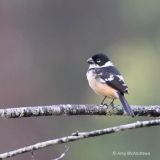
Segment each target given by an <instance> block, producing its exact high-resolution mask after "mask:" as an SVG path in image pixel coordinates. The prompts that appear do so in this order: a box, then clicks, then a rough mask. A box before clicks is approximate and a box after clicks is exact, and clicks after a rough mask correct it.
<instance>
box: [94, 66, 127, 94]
mask: <svg viewBox="0 0 160 160" xmlns="http://www.w3.org/2000/svg"><path fill="white" fill-rule="evenodd" d="M96 73H97V75H98V78H100V79H101V80H102V81H103V82H104V83H106V84H107V85H109V86H111V87H112V88H114V89H116V90H117V91H120V92H121V93H128V87H127V84H126V83H125V81H124V78H123V77H122V75H121V73H120V72H119V71H118V70H117V69H116V68H115V67H114V66H112V67H104V68H98V69H96Z"/></svg>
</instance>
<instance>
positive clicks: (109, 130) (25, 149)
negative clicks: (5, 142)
mask: <svg viewBox="0 0 160 160" xmlns="http://www.w3.org/2000/svg"><path fill="white" fill-rule="evenodd" d="M157 125H160V119H155V120H148V121H137V122H134V123H130V124H125V125H120V126H116V127H111V128H105V129H100V130H94V131H90V132H76V133H72V135H71V136H67V137H62V138H57V139H53V140H49V141H45V142H40V143H36V144H34V145H30V146H26V147H23V148H20V149H17V150H14V151H10V152H6V153H2V154H0V159H3V158H8V157H13V156H16V155H18V154H22V153H25V152H32V151H34V150H38V149H42V148H44V147H48V146H53V145H56V144H61V143H69V142H72V141H77V140H80V139H85V138H90V137H95V136H101V135H105V134H111V133H116V132H119V131H125V130H128V129H136V128H142V127H151V126H157Z"/></svg>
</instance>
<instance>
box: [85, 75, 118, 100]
mask: <svg viewBox="0 0 160 160" xmlns="http://www.w3.org/2000/svg"><path fill="white" fill-rule="evenodd" d="M87 79H88V82H89V85H90V87H91V88H92V89H93V90H94V91H95V92H96V93H97V94H99V95H102V96H107V97H109V98H113V99H116V98H118V94H117V91H116V90H115V89H113V88H111V87H110V86H109V85H107V84H106V83H101V82H100V81H99V80H98V79H96V78H95V77H94V75H93V74H92V75H91V74H90V75H89V74H88V76H87Z"/></svg>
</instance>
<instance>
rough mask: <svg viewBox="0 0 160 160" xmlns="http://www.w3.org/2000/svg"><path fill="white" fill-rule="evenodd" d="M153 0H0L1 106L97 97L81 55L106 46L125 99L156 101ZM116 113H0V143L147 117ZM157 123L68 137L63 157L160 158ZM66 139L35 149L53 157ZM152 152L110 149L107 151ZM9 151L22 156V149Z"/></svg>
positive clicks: (158, 12)
mask: <svg viewBox="0 0 160 160" xmlns="http://www.w3.org/2000/svg"><path fill="white" fill-rule="evenodd" d="M159 6H160V1H159V0H152V1H150V0H140V1H139V0H134V1H131V0H67V1H66V0H34V1H33V0H23V1H22V0H14V1H9V0H1V1H0V106H1V108H4V107H11V106H14V107H16V106H34V105H51V104H60V103H65V104H66V103H76V104H81V103H97V104H99V103H100V101H101V99H102V97H99V96H97V95H95V94H94V93H93V91H92V90H91V89H90V88H89V86H88V83H87V80H86V76H85V74H86V70H87V68H88V64H87V63H86V59H87V58H88V57H90V56H91V55H93V54H95V53H97V52H104V53H106V54H107V55H109V57H110V58H111V59H112V61H113V62H114V64H116V66H117V67H118V68H119V69H120V71H121V72H122V74H123V75H124V77H125V79H126V82H127V84H128V86H129V90H130V94H129V95H128V96H127V99H128V101H129V103H130V104H135V105H136V104H139V105H150V104H153V105H154V104H160V86H159V80H160V72H159V68H160V63H159V60H160V54H159V52H160V9H159ZM146 119H150V118H147V117H146V118H144V117H142V118H139V117H136V118H134V119H132V118H130V117H120V116H111V117H105V116H73V117H65V116H63V117H40V118H26V119H12V120H1V121H0V126H1V136H0V142H1V143H0V151H1V152H5V151H9V150H13V149H16V148H19V147H23V146H25V145H29V144H34V143H36V142H40V141H45V140H49V139H53V138H57V137H61V136H66V135H70V134H71V133H72V132H75V131H77V130H79V131H90V130H94V129H100V128H106V127H111V126H116V125H120V124H125V123H129V122H134V121H137V120H146ZM159 135H160V129H159V127H152V128H144V129H136V130H132V131H125V132H119V133H116V134H111V135H106V136H100V137H95V138H91V139H86V140H83V141H77V142H74V143H70V144H69V146H70V150H69V152H68V153H67V155H66V157H65V158H64V159H66V160H72V159H77V160H82V159H84V160H88V159H91V160H97V159H99V160H103V159H110V160H112V159H113V160H114V159H120V160H121V159H142V160H143V159H145V160H146V159H154V160H156V159H159V154H160V153H159V148H160V143H159V142H160V141H159ZM64 150H65V147H64V145H58V146H54V147H49V148H46V149H42V150H39V151H36V152H35V159H38V160H43V159H46V160H47V159H48V160H49V159H52V158H55V157H57V156H58V155H60V153H62V152H63V151H64ZM129 151H131V152H150V156H114V155H113V152H129ZM12 159H15V160H17V159H18V160H20V159H23V160H25V159H26V160H28V159H31V154H30V153H26V154H23V155H20V156H17V157H14V158H12Z"/></svg>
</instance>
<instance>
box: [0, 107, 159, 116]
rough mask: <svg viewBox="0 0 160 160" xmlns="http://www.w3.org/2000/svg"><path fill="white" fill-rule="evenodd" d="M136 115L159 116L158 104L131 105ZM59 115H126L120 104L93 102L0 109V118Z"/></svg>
mask: <svg viewBox="0 0 160 160" xmlns="http://www.w3.org/2000/svg"><path fill="white" fill-rule="evenodd" d="M131 108H132V110H133V111H134V113H135V115H136V116H151V117H158V116H160V106H138V105H136V106H131ZM60 115H68V116H71V115H126V113H125V112H124V111H123V109H122V107H121V106H114V108H112V107H111V106H108V107H107V106H102V105H95V104H59V105H50V106H34V107H19V108H7V109H0V117H1V118H21V117H38V116H60Z"/></svg>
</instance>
